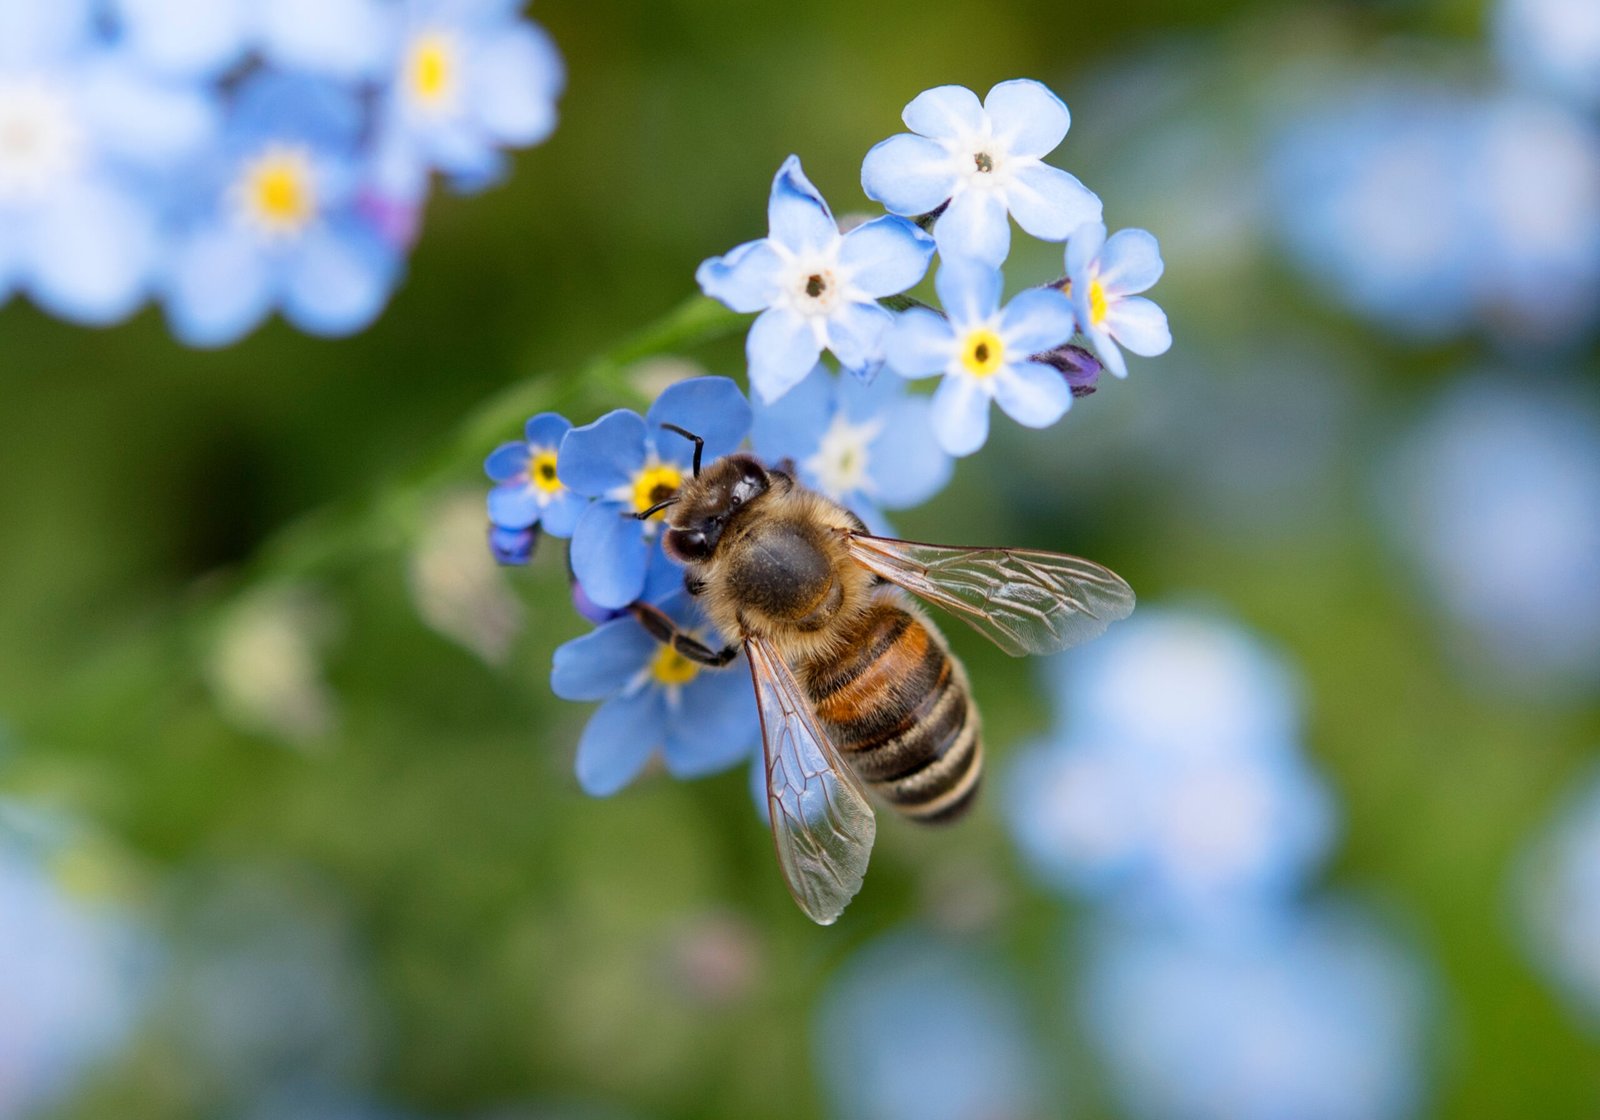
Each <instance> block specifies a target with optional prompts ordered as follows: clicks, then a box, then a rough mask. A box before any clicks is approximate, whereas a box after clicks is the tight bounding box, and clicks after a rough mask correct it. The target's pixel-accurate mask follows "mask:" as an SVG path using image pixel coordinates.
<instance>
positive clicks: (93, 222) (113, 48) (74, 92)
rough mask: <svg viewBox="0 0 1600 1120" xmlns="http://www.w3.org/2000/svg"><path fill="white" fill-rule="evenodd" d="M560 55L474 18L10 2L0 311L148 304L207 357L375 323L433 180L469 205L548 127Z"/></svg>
mask: <svg viewBox="0 0 1600 1120" xmlns="http://www.w3.org/2000/svg"><path fill="white" fill-rule="evenodd" d="M563 80H564V79H563V70H562V64H561V60H560V56H559V55H558V54H557V53H556V51H555V48H554V46H553V45H552V44H551V43H550V41H549V39H548V38H547V37H546V36H545V34H544V32H543V31H542V30H541V29H540V28H538V27H537V26H535V25H534V24H532V23H530V22H528V21H526V20H524V19H522V18H521V17H520V16H519V15H518V14H517V11H516V6H515V5H513V4H509V3H504V2H500V0H492V2H475V0H315V2H310V0H295V2H285V3H272V4H259V3H255V2H253V0H14V2H12V3H8V4H7V5H5V7H4V9H3V11H0V231H3V232H0V301H3V300H5V299H6V298H7V297H8V296H10V295H11V294H12V293H13V292H20V293H24V294H26V295H27V296H28V297H29V298H31V299H32V300H33V301H34V302H35V303H36V304H38V305H39V306H40V307H42V308H44V309H45V310H47V311H49V312H51V313H52V314H55V315H58V316H60V317H62V318H65V319H69V320H72V321H74V322H79V323H85V324H92V325H103V324H109V323H113V322H116V321H118V320H121V319H123V318H125V317H127V316H128V315H130V314H132V313H133V312H134V311H135V310H137V309H138V308H139V306H140V305H142V304H143V303H144V302H145V301H146V300H148V299H151V298H155V299H157V300H159V301H160V302H161V304H162V305H163V307H164V308H165V310H166V314H167V318H168V321H169V323H170V325H171V327H172V330H173V332H174V333H175V334H176V335H177V336H178V337H179V338H181V339H182V340H184V341H185V342H187V343H189V344H191V345H196V346H222V345H226V344H228V343H230V342H233V341H234V340H236V339H238V338H240V337H242V336H243V335H245V334H247V333H248V332H249V331H251V330H253V329H254V328H255V327H256V326H258V325H259V324H260V323H261V322H262V321H263V320H264V319H265V318H266V317H267V316H268V315H269V314H271V312H272V311H273V310H275V309H276V310H279V311H281V312H282V313H283V315H284V316H285V317H286V318H287V319H288V320H289V321H290V322H292V323H294V324H295V325H296V326H297V327H299V328H300V329H302V330H305V331H308V332H310V333H313V334H324V335H342V334H349V333H351V332H354V331H357V330H360V329H362V328H364V327H365V326H367V325H368V324H369V323H371V322H372V320H373V319H374V318H376V316H377V315H378V314H379V312H380V311H381V310H382V308H383V306H384V304H385V302H386V301H387V300H388V298H389V296H390V294H391V293H392V292H393V290H394V288H395V286H396V284H397V283H398V282H399V280H400V277H401V275H402V272H403V269H404V263H405V256H406V253H407V251H408V250H409V248H410V246H411V244H412V242H413V241H414V240H415V237H416V234H417V229H418V224H419V222H420V219H421V214H422V209H423V206H424V204H425V202H426V198H427V193H428V188H429V183H430V180H431V178H432V173H433V172H435V171H437V172H440V173H441V174H442V175H443V176H444V177H445V178H446V180H447V181H448V182H449V183H450V185H451V186H452V187H453V188H455V189H457V190H463V191H473V190H478V189H481V188H483V187H484V186H486V185H488V184H490V183H492V182H493V181H494V180H495V178H496V177H497V176H498V175H500V174H501V173H502V171H503V168H504V161H505V156H504V149H506V148H513V147H522V146H526V145H530V144H535V143H537V142H539V141H541V140H542V139H544V138H545V136H547V135H548V134H549V132H550V130H551V129H552V128H553V127H554V123H555V103H556V98H557V96H558V95H559V93H560V91H561V87H562V83H563Z"/></svg>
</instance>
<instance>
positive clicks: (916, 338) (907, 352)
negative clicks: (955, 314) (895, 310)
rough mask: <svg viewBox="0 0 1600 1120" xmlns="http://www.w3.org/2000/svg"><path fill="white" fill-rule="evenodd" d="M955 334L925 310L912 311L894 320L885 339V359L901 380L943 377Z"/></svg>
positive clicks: (945, 320) (949, 358) (928, 310)
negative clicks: (939, 375) (935, 375)
mask: <svg viewBox="0 0 1600 1120" xmlns="http://www.w3.org/2000/svg"><path fill="white" fill-rule="evenodd" d="M955 346H956V341H955V333H954V332H953V331H952V330H951V327H950V321H949V320H948V319H946V318H945V317H944V316H943V315H940V314H938V313H937V312H935V311H933V310H931V309H930V308H926V307H913V308H912V309H911V310H910V311H905V312H902V313H901V314H899V315H897V316H895V321H894V326H893V327H891V328H890V329H889V333H888V334H886V335H885V336H884V339H883V350H884V355H885V356H886V357H887V359H888V361H889V366H890V368H891V369H893V370H894V371H895V372H896V373H898V374H899V375H900V376H901V377H931V376H933V375H934V374H936V373H943V372H944V371H945V370H946V369H947V368H948V367H949V365H950V361H951V359H952V358H953V357H954V356H955Z"/></svg>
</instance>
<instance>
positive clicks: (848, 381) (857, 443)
mask: <svg viewBox="0 0 1600 1120" xmlns="http://www.w3.org/2000/svg"><path fill="white" fill-rule="evenodd" d="M931 423H932V422H931V419H930V405H929V401H928V398H926V397H917V396H912V395H910V394H908V393H907V392H906V385H905V382H904V381H903V380H901V379H900V378H898V377H878V378H874V379H873V380H872V381H871V382H870V383H863V382H862V381H860V380H859V379H857V378H854V377H836V376H834V375H833V374H831V373H829V372H828V370H827V369H826V367H824V366H821V365H818V366H817V367H816V368H815V369H814V370H812V371H811V375H810V376H809V377H807V378H806V379H805V380H804V381H802V382H800V384H799V385H797V386H795V388H794V389H793V391H791V392H790V393H789V394H788V395H787V396H785V397H784V398H783V400H782V401H780V402H778V403H777V404H772V405H763V404H760V403H757V405H756V409H755V426H754V429H753V430H752V432H751V437H750V442H751V445H752V446H753V447H754V448H755V451H756V454H758V455H760V456H761V457H762V458H764V459H766V460H768V461H769V462H772V463H777V462H780V461H782V460H785V459H790V460H793V462H794V465H795V468H796V470H798V471H799V475H800V480H801V481H802V482H804V483H805V484H806V485H807V486H809V487H811V488H812V489H813V490H816V491H818V492H819V493H821V494H824V495H826V496H827V497H829V498H832V499H833V500H834V501H836V502H838V503H839V504H840V505H842V506H844V507H845V508H846V509H849V510H851V511H853V512H854V513H855V514H856V515H857V516H858V517H860V518H861V519H862V520H863V521H865V522H866V523H867V525H868V526H869V527H871V528H872V530H873V531H874V532H879V533H887V532H888V530H889V527H888V524H887V523H886V522H885V521H884V520H883V514H882V512H881V511H882V510H885V509H908V508H910V507H911V506H916V505H921V504H922V503H923V502H925V501H927V500H928V499H929V498H931V497H933V496H934V495H935V494H937V493H938V492H939V491H940V490H942V489H944V487H945V485H946V484H947V483H948V482H949V481H950V475H951V473H952V470H953V464H952V462H951V460H950V457H949V456H948V455H946V454H945V453H944V452H943V451H942V450H940V448H939V446H938V444H937V443H936V442H935V441H934V438H933V429H932V427H931Z"/></svg>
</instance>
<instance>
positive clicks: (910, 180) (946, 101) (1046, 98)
mask: <svg viewBox="0 0 1600 1120" xmlns="http://www.w3.org/2000/svg"><path fill="white" fill-rule="evenodd" d="M901 119H903V120H904V121H905V123H906V127H907V128H909V129H911V132H912V133H914V134H915V135H911V134H908V133H900V134H899V135H897V136H891V137H889V139H887V140H884V141H882V142H880V143H879V144H877V145H876V146H875V147H874V148H873V149H872V150H871V151H870V152H868V153H867V158H866V161H865V162H864V163H863V164H862V165H861V186H862V189H863V190H865V191H866V192H867V197H868V198H872V199H875V200H876V201H878V202H881V203H883V205H884V208H885V209H886V210H888V211H889V212H890V213H893V214H903V215H905V216H906V217H915V216H917V215H920V214H927V213H930V212H932V211H935V210H938V209H939V207H941V206H945V204H946V203H947V202H948V206H945V209H944V211H943V212H942V213H941V214H940V215H939V218H938V221H937V222H936V224H935V225H934V228H933V236H934V239H935V241H937V242H938V245H939V253H940V255H941V256H945V257H973V258H976V259H978V260H980V261H982V262H984V263H985V264H988V265H991V266H994V267H996V268H998V267H999V265H1000V262H1002V261H1004V260H1005V259H1006V254H1007V253H1008V252H1010V248H1011V226H1010V224H1009V223H1008V222H1007V221H1006V215H1007V213H1010V215H1011V216H1012V217H1013V218H1015V219H1016V220H1017V224H1018V225H1019V226H1021V227H1022V228H1023V229H1024V230H1025V231H1026V232H1028V233H1030V234H1032V235H1033V236H1034V237H1039V238H1043V239H1044V240H1046V241H1065V240H1066V238H1067V235H1068V234H1070V233H1071V232H1072V231H1073V230H1075V229H1077V228H1078V227H1079V226H1080V225H1082V224H1083V223H1084V222H1096V221H1099V220H1100V213H1101V205H1100V199H1099V198H1097V197H1096V196H1095V194H1094V192H1093V191H1091V190H1089V189H1088V188H1087V187H1085V186H1084V185H1083V184H1082V183H1080V182H1078V180H1077V179H1075V178H1074V177H1073V176H1071V175H1069V174H1067V173H1066V172H1065V171H1062V170H1061V169H1060V168H1056V167H1051V166H1049V165H1048V164H1046V163H1044V162H1042V159H1043V157H1044V156H1046V155H1049V154H1050V153H1051V152H1052V151H1054V150H1055V148H1056V146H1057V145H1058V144H1060V143H1061V141H1062V140H1063V139H1065V138H1066V135H1067V127H1068V126H1069V125H1070V124H1071V121H1072V118H1071V115H1070V114H1069V113H1068V112H1067V107H1066V106H1065V105H1064V104H1062V103H1061V99H1060V98H1058V97H1057V96H1056V95H1055V94H1053V93H1051V92H1050V91H1049V90H1048V89H1046V88H1045V87H1044V86H1042V85H1040V84H1039V83H1038V82H1035V81H1031V80H1028V79H1017V80H1014V81H1009V82H1001V83H1000V84H999V85H997V86H995V87H994V88H993V89H991V90H990V91H989V93H988V95H987V96H986V97H985V98H984V100H983V103H982V104H981V105H980V104H979V103H978V97H977V95H976V94H975V93H973V92H972V91H971V90H969V89H967V88H966V87H965V86H939V87H937V88H935V89H930V90H926V91H924V92H923V93H920V94H918V95H917V96H916V97H915V98H914V99H913V100H912V101H911V104H909V105H907V106H906V108H905V112H904V113H902V114H901Z"/></svg>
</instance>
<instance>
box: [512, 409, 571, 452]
mask: <svg viewBox="0 0 1600 1120" xmlns="http://www.w3.org/2000/svg"><path fill="white" fill-rule="evenodd" d="M571 430H572V421H570V420H568V419H567V418H566V417H565V416H563V415H561V414H560V413H559V412H541V413H539V415H537V416H530V417H529V418H528V422H527V423H526V424H524V425H523V426H522V434H523V435H524V436H526V437H527V439H528V443H529V444H531V445H532V446H534V447H552V448H559V447H560V446H561V437H562V436H564V435H566V434H567V433H568V432H570V431H571Z"/></svg>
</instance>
